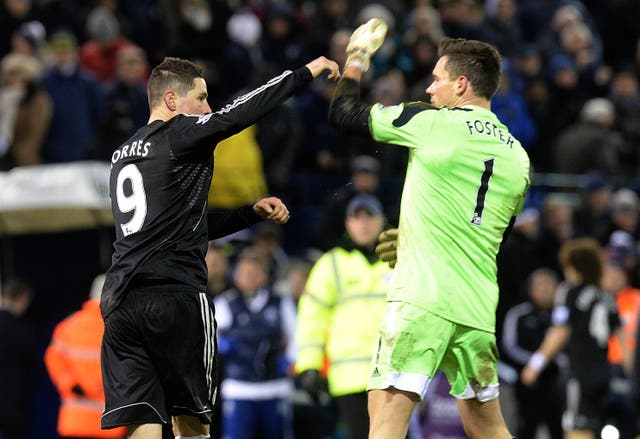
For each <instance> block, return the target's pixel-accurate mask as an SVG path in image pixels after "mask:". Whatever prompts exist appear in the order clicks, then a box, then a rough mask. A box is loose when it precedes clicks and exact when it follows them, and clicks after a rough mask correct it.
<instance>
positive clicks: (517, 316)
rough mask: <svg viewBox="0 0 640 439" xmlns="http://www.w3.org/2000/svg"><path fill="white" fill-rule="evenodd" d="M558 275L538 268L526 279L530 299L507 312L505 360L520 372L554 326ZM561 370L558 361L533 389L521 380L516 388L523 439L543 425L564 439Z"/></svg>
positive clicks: (553, 436) (554, 438)
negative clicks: (553, 316)
mask: <svg viewBox="0 0 640 439" xmlns="http://www.w3.org/2000/svg"><path fill="white" fill-rule="evenodd" d="M557 286H558V275H557V273H556V272H554V271H553V270H550V269H548V268H538V269H537V270H535V271H533V272H532V273H531V274H530V275H529V277H528V278H527V290H528V291H527V295H528V300H526V301H525V302H523V303H520V304H518V305H515V306H514V307H512V308H510V309H509V310H508V311H507V314H506V317H505V319H504V326H503V331H502V346H501V347H502V349H501V352H502V353H503V356H502V357H503V359H504V360H506V361H507V363H509V364H510V365H511V366H513V367H515V368H516V369H517V371H518V373H520V372H521V371H522V368H523V367H524V366H526V364H527V363H528V362H529V360H530V359H531V356H532V354H533V353H534V352H535V351H536V349H537V348H538V346H540V344H541V343H542V340H544V336H545V334H546V332H547V330H548V329H549V328H550V327H551V311H552V309H553V304H554V299H555V295H556V288H557ZM562 390H563V389H562V387H561V383H560V369H559V367H558V365H557V364H556V362H553V363H551V364H549V366H548V367H547V368H546V369H545V370H544V372H542V374H541V375H540V378H539V379H538V380H537V381H536V383H535V384H534V385H532V386H527V385H524V384H523V383H522V382H521V381H520V380H518V383H517V385H516V400H517V402H518V404H517V406H518V408H517V412H518V430H517V436H518V438H521V439H534V438H535V437H536V431H537V430H538V427H539V426H540V425H541V424H544V425H546V426H547V429H548V431H549V434H550V436H551V439H562V437H563V433H562V425H561V424H562V423H561V417H562V409H563V400H564V395H563V394H562Z"/></svg>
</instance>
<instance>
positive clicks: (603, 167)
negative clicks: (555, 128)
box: [553, 98, 626, 175]
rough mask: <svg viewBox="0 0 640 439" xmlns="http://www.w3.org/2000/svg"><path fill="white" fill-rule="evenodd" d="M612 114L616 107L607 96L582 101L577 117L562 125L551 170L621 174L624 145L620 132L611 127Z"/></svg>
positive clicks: (575, 172)
mask: <svg viewBox="0 0 640 439" xmlns="http://www.w3.org/2000/svg"><path fill="white" fill-rule="evenodd" d="M615 116H616V114H615V108H614V106H613V104H612V103H611V101H610V100H608V99H605V98H593V99H590V100H588V101H587V102H585V104H584V105H583V106H582V110H581V111H580V121H579V122H577V123H575V124H572V125H570V126H568V127H567V128H565V129H564V130H563V131H562V132H560V133H559V134H558V137H557V138H556V140H555V146H554V148H553V150H554V166H553V170H554V172H558V173H564V174H584V173H586V172H589V171H600V172H602V173H603V174H607V175H622V174H624V172H623V171H622V163H621V162H620V158H621V157H620V156H621V155H622V152H623V151H624V150H625V149H626V148H625V145H624V140H623V138H622V135H621V134H620V133H619V132H618V131H616V130H614V129H613V127H614V124H615Z"/></svg>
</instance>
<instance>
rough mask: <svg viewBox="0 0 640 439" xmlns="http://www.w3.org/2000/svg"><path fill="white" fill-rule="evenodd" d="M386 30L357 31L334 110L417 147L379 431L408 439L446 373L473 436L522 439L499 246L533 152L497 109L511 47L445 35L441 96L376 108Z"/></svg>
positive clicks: (432, 91) (350, 129) (437, 71)
mask: <svg viewBox="0 0 640 439" xmlns="http://www.w3.org/2000/svg"><path fill="white" fill-rule="evenodd" d="M385 35H386V24H385V23H384V22H383V21H381V20H379V19H375V18H374V19H372V20H370V21H369V22H367V23H366V24H364V25H362V26H360V27H359V28H358V29H356V30H355V31H354V33H353V35H352V36H351V41H350V43H349V45H348V47H347V55H348V58H347V61H346V63H345V68H344V71H343V75H342V79H341V80H340V82H339V83H338V87H337V90H336V93H335V96H334V98H333V101H332V103H331V108H330V110H329V119H330V120H331V122H332V124H333V125H334V126H336V127H337V128H338V129H340V130H341V131H343V132H345V133H349V134H360V135H363V136H369V137H371V138H372V139H374V140H376V141H378V142H386V143H391V144H395V145H398V146H404V147H407V148H409V163H408V166H407V173H406V178H405V184H404V189H403V192H402V201H401V208H400V221H399V227H398V232H397V233H398V235H397V264H396V267H395V270H394V274H393V280H392V282H391V287H390V290H389V292H388V295H387V303H386V307H385V312H384V317H383V322H382V325H381V329H380V334H379V339H378V345H377V349H376V352H375V353H374V358H373V361H372V366H371V374H370V378H369V385H368V390H369V397H368V398H369V416H370V419H371V427H370V434H369V438H372V439H395V438H397V439H400V438H404V437H405V435H406V433H407V427H408V424H409V419H410V416H411V412H412V410H413V408H414V406H415V405H416V403H417V402H418V401H420V400H421V399H423V398H424V396H425V393H426V391H427V388H428V386H429V383H430V381H431V379H432V377H433V376H434V375H435V373H436V371H437V370H442V371H443V372H444V374H445V375H446V376H447V379H448V380H449V383H450V384H451V394H452V395H453V396H455V397H456V398H457V401H458V409H459V412H460V416H461V419H462V422H463V425H464V428H465V430H466V432H467V435H468V436H469V437H470V438H472V439H476V438H486V439H503V438H511V435H510V434H509V432H508V430H507V427H506V425H505V422H504V419H503V417H502V414H501V412H500V405H499V403H498V399H497V397H498V376H497V361H498V358H497V348H496V343H495V311H496V306H497V303H498V285H497V281H496V272H497V268H496V254H497V253H498V249H499V248H500V244H501V242H502V240H503V239H504V237H505V235H506V234H507V233H508V231H509V230H510V227H511V225H512V224H513V219H514V216H515V215H517V214H518V212H519V211H520V210H521V209H522V204H523V200H524V195H525V192H526V190H527V188H528V186H529V158H528V157H527V154H526V152H525V151H524V150H523V148H522V146H521V145H520V143H519V142H518V140H516V139H515V138H514V137H513V136H512V135H511V134H510V133H509V130H508V129H507V128H506V127H505V125H504V124H502V123H501V122H500V121H499V120H498V118H497V117H496V116H495V114H493V113H492V112H491V109H490V100H491V97H492V96H493V94H494V93H495V91H496V89H497V88H498V84H499V80H500V55H499V53H498V51H497V50H496V49H495V48H494V47H493V46H491V45H489V44H486V43H483V42H480V41H474V40H463V39H451V38H443V39H442V40H441V41H440V44H439V48H438V55H439V59H438V62H437V64H436V66H435V68H434V70H433V82H432V83H431V85H429V87H428V88H427V90H426V92H427V94H428V95H429V96H430V97H431V104H427V103H424V102H414V103H404V104H400V105H395V106H388V107H385V106H383V105H380V104H374V105H372V106H370V105H366V104H364V103H362V102H361V101H360V98H359V95H360V82H359V81H360V79H361V75H362V72H363V71H366V70H367V69H368V68H369V63H370V57H371V56H372V55H373V54H374V53H375V51H376V50H377V49H378V48H379V47H380V45H381V44H382V42H383V41H384V37H385ZM391 244H393V236H392V243H391Z"/></svg>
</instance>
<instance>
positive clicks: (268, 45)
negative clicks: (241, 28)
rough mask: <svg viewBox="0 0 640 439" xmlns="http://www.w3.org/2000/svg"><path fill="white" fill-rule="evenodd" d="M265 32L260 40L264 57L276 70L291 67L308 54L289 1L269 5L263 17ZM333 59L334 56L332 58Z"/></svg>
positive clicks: (294, 12) (298, 63)
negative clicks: (305, 51)
mask: <svg viewBox="0 0 640 439" xmlns="http://www.w3.org/2000/svg"><path fill="white" fill-rule="evenodd" d="M262 22H263V26H264V34H263V36H262V38H261V41H260V48H261V51H262V57H263V59H264V61H265V62H266V63H269V64H272V65H274V66H275V68H276V70H283V69H291V68H294V67H296V66H298V65H300V63H301V58H302V57H303V56H306V54H305V53H304V47H303V44H302V40H301V39H300V37H299V35H298V22H297V17H296V11H295V9H294V7H293V6H292V5H291V4H290V3H289V2H288V1H283V2H273V3H271V4H270V5H268V6H267V8H266V10H265V15H264V17H263V19H262ZM332 59H333V58H332Z"/></svg>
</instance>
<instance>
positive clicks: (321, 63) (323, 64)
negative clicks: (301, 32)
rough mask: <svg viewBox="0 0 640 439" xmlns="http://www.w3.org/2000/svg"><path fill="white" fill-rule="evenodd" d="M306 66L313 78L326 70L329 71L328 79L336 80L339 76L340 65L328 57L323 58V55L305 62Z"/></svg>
mask: <svg viewBox="0 0 640 439" xmlns="http://www.w3.org/2000/svg"><path fill="white" fill-rule="evenodd" d="M306 67H307V68H308V69H309V71H310V72H311V75H312V76H313V77H314V78H317V77H318V76H320V75H321V74H322V73H323V72H326V71H329V76H328V78H329V79H332V80H336V79H338V78H340V67H338V63H336V62H335V61H332V60H330V59H329V58H325V57H324V56H320V57H318V58H316V59H314V60H313V61H311V62H310V63H309V64H307V65H306Z"/></svg>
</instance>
